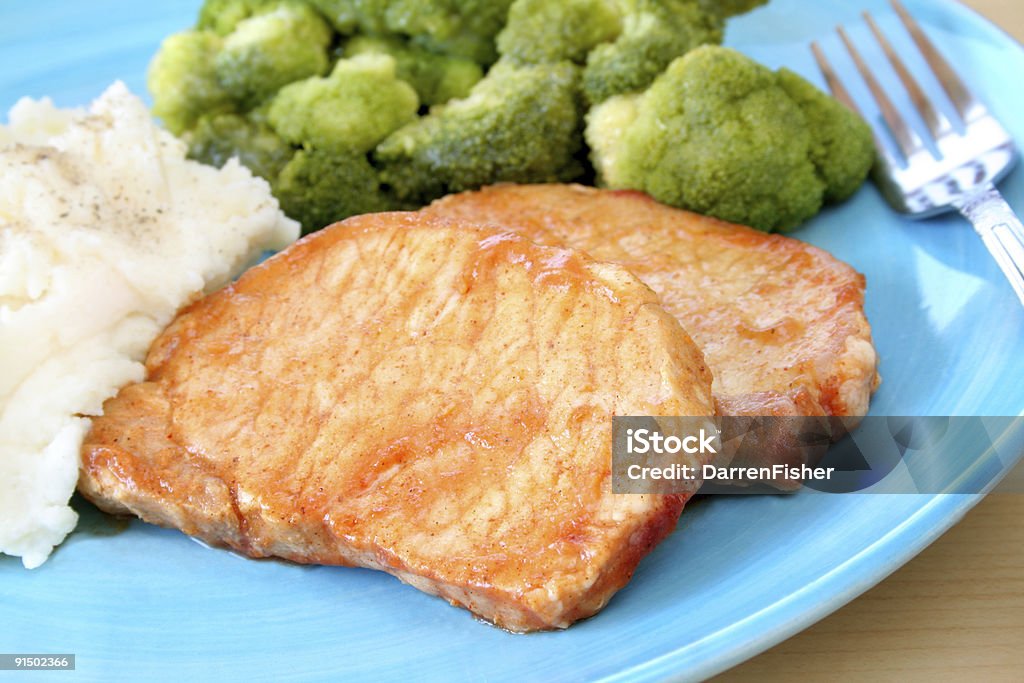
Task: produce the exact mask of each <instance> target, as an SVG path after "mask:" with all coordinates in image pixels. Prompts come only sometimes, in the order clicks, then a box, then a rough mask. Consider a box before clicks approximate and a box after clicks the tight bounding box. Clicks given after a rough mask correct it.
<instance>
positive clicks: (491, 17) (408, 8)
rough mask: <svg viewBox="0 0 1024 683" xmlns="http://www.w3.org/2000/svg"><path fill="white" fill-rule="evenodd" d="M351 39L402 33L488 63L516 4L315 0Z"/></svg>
mask: <svg viewBox="0 0 1024 683" xmlns="http://www.w3.org/2000/svg"><path fill="white" fill-rule="evenodd" d="M309 1H310V3H311V4H312V5H313V6H314V7H316V8H317V9H318V10H319V11H320V12H321V13H322V14H323V15H324V16H325V17H327V19H328V20H329V21H330V22H331V24H332V25H333V26H334V28H335V29H336V30H337V31H338V32H340V33H342V34H345V35H350V34H353V33H364V34H367V35H371V36H375V37H379V36H382V35H397V36H404V37H406V38H409V39H411V41H412V42H413V43H414V44H415V45H417V46H419V47H422V48H424V49H426V50H428V51H430V52H434V53H438V54H444V55H449V56H453V57H463V58H466V59H470V60H472V61H474V62H477V63H478V64H482V65H488V64H491V63H492V62H494V60H495V59H497V54H496V52H495V50H494V37H495V36H496V35H498V31H500V30H501V27H502V26H504V25H505V17H506V16H507V15H508V7H509V5H511V4H512V0H309Z"/></svg>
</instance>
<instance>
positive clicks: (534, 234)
mask: <svg viewBox="0 0 1024 683" xmlns="http://www.w3.org/2000/svg"><path fill="white" fill-rule="evenodd" d="M424 212H426V213H428V214H430V215H434V216H444V217H450V218H454V219H460V220H465V221H467V222H472V223H478V224H488V225H493V226H498V227H501V228H504V229H508V230H514V231H516V232H518V233H519V234H522V235H524V236H526V237H529V238H530V239H532V240H534V241H535V242H538V243H540V244H549V245H566V246H569V247H572V248H576V249H582V250H584V251H586V252H587V253H589V254H590V255H591V256H592V257H594V258H597V259H601V260H605V261H611V262H615V263H620V264H622V265H624V266H626V267H627V268H628V269H629V270H630V271H631V272H632V273H634V274H635V275H636V276H637V277H639V278H640V279H641V280H643V281H644V282H645V283H647V284H648V285H650V287H651V288H653V289H654V291H656V292H658V293H659V294H660V295H661V300H662V303H663V304H664V306H665V308H666V309H668V310H669V312H671V313H672V314H673V315H675V316H676V317H677V318H678V319H679V320H680V322H681V323H682V324H683V327H684V328H685V329H686V331H687V332H688V333H689V334H690V335H691V336H692V337H693V339H694V341H696V342H697V345H698V346H699V347H701V349H702V350H703V351H704V355H705V357H706V359H707V363H708V366H709V367H710V368H711V370H712V373H713V374H714V384H713V390H714V396H715V402H716V405H717V409H718V412H719V414H721V415H741V416H746V415H791V416H863V415H864V414H865V413H866V412H867V409H868V401H869V399H870V396H871V393H872V391H873V390H874V389H875V388H876V387H877V385H878V381H879V380H878V375H877V372H876V365H877V356H876V354H875V349H874V346H873V345H872V342H871V328H870V327H869V325H868V322H867V319H866V318H865V317H864V310H863V309H864V277H863V276H862V275H860V274H859V273H857V272H856V271H854V270H853V269H852V268H850V267H849V266H847V265H846V264H845V263H842V262H841V261H838V260H836V259H835V258H833V257H832V256H830V255H829V254H828V253H826V252H824V251H822V250H821V249H817V248H815V247H812V246H810V245H808V244H805V243H803V242H800V241H798V240H795V239H791V238H789V237H784V236H782V235H769V234H765V233H762V232H758V231H756V230H752V229H750V228H746V227H742V226H738V225H733V224H729V223H725V222H722V221H719V220H716V219H713V218H707V217H704V216H700V215H698V214H694V213H690V212H688V211H681V210H679V209H673V208H671V207H667V206H664V205H662V204H659V203H658V202H655V201H654V200H653V199H651V198H650V197H648V196H647V195H645V194H643V193H640V192H631V191H626V192H623V191H612V190H599V189H595V188H592V187H583V186H579V185H496V186H493V187H488V188H484V189H483V190H480V191H477V192H465V193H462V194H457V195H451V196H449V197H445V198H443V199H440V200H438V201H437V202H435V203H434V204H432V205H431V206H429V207H427V208H426V209H424ZM791 424H792V423H791ZM849 424H851V421H847V425H849ZM778 443H779V446H778V447H777V448H774V449H773V448H771V447H770V446H769V447H768V448H767V449H765V448H761V449H757V452H747V453H743V454H741V455H742V456H743V457H744V458H745V459H748V460H760V461H762V462H743V463H738V464H752V465H753V464H764V462H769V463H770V462H773V461H783V462H786V461H791V460H792V457H791V456H793V455H794V454H793V452H792V451H790V450H789V448H788V447H787V443H791V441H790V440H787V439H785V438H783V439H781V441H779V442H778ZM762 446H764V444H762ZM783 485H784V486H785V485H786V484H785V483H783Z"/></svg>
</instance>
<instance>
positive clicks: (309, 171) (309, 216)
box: [274, 150, 398, 234]
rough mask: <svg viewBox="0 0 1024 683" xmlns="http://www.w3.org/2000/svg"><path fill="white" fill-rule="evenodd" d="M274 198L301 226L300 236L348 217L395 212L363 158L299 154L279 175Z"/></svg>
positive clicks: (342, 155) (316, 153)
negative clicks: (391, 210)
mask: <svg viewBox="0 0 1024 683" xmlns="http://www.w3.org/2000/svg"><path fill="white" fill-rule="evenodd" d="M274 195H275V196H276V197H277V199H278V201H280V202H281V209H282V210H283V211H284V212H285V213H286V214H288V215H289V216H291V217H292V218H294V219H295V220H297V221H299V222H300V223H302V232H303V234H305V233H309V232H313V231H314V230H319V229H320V228H322V227H324V226H326V225H329V224H331V223H334V222H335V221H340V220H342V219H344V218H348V217H349V216H354V215H357V214H361V213H371V212H375V211H385V210H387V209H392V208H398V204H397V203H396V202H395V201H394V200H393V199H391V198H390V197H388V196H387V195H385V193H384V192H383V191H382V190H381V185H380V180H379V178H378V176H377V171H375V170H374V168H373V167H372V166H370V162H369V161H367V160H366V155H365V154H355V153H352V152H343V153H339V154H332V153H330V152H322V151H319V150H309V151H306V150H299V151H298V152H296V153H295V157H294V158H293V159H292V160H291V161H289V162H288V164H287V165H286V166H285V167H284V169H283V170H282V171H281V174H280V176H279V178H278V181H277V183H276V185H274Z"/></svg>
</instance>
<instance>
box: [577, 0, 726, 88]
mask: <svg viewBox="0 0 1024 683" xmlns="http://www.w3.org/2000/svg"><path fill="white" fill-rule="evenodd" d="M620 1H621V2H622V3H623V5H624V6H625V12H624V17H623V22H622V34H621V35H620V36H619V37H618V38H617V39H616V40H615V41H614V42H612V43H605V44H602V45H598V46H597V47H596V48H594V49H593V50H592V51H591V52H590V55H589V56H588V57H587V67H586V69H585V70H584V72H583V93H584V94H585V95H586V97H587V101H589V102H590V103H591V104H598V103H600V102H603V101H604V100H606V99H608V98H609V97H612V96H613V95H621V94H623V93H628V92H637V91H640V90H643V89H644V88H646V87H647V86H649V85H650V84H651V83H652V82H653V81H654V79H655V78H657V77H658V75H659V74H660V73H661V72H662V71H664V70H665V67H667V66H668V65H669V63H670V62H671V61H672V60H673V59H675V58H676V57H680V56H682V55H684V54H686V53H687V52H689V51H690V50H692V49H693V48H695V47H697V46H699V45H703V44H706V43H716V44H717V43H720V42H722V32H723V29H724V25H725V21H724V18H723V17H722V16H721V15H720V14H718V13H716V12H709V11H707V10H705V9H704V8H703V7H702V6H701V5H700V4H698V2H697V0H620Z"/></svg>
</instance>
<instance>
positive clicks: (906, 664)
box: [716, 0, 1024, 683]
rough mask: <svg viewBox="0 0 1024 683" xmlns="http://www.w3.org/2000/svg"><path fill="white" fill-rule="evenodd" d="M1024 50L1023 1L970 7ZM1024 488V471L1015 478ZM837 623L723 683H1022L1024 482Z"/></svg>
mask: <svg viewBox="0 0 1024 683" xmlns="http://www.w3.org/2000/svg"><path fill="white" fill-rule="evenodd" d="M965 4H967V5H969V6H971V7H973V8H975V9H977V10H978V11H980V12H981V13H982V14H984V15H985V16H987V17H989V18H990V19H991V20H992V21H994V22H995V23H997V24H999V25H1000V26H1001V27H1003V28H1004V29H1006V31H1007V32H1009V33H1010V34H1011V35H1013V36H1014V37H1016V38H1017V39H1018V40H1021V41H1024V0H966V3H965ZM1013 476H1014V477H1015V478H1017V479H1018V481H1019V482H1021V480H1024V467H1019V468H1017V471H1016V472H1015V473H1014V475H1013ZM1008 488H1012V489H1013V490H1015V491H1018V493H996V494H992V495H990V496H989V497H988V498H986V499H985V500H984V501H982V502H981V503H980V504H979V505H978V507H976V508H975V509H974V510H972V511H971V512H970V513H968V515H967V517H966V519H964V521H962V522H961V523H960V524H958V525H957V526H956V527H954V528H953V529H952V530H951V531H950V532H949V533H947V534H946V535H945V536H943V537H942V538H940V539H939V540H938V541H936V542H935V543H934V544H933V545H932V546H931V547H929V548H928V549H926V550H925V551H924V552H923V553H921V554H920V555H919V556H918V557H916V558H915V559H913V560H912V561H911V562H910V563H908V564H907V565H906V566H904V567H903V568H902V569H899V570H898V571H897V572H896V573H894V574H893V575H892V576H890V577H889V578H888V579H886V580H885V581H883V582H882V583H881V584H879V585H878V586H876V587H875V588H873V589H871V590H870V591H868V592H867V593H865V594H864V595H862V596H861V597H859V598H857V599H856V600H854V601H853V602H852V603H850V604H849V605H847V606H846V607H844V608H842V609H840V610H839V611H838V612H836V613H835V614H833V615H831V616H829V617H827V618H825V619H824V620H822V621H820V622H818V623H817V624H815V625H814V626H811V627H810V628H808V629H807V630H806V631H804V632H802V633H800V634H798V635H796V636H794V637H793V638H790V639H789V640H787V641H785V642H784V643H782V644H780V645H777V646H776V647H774V648H772V649H771V650H769V651H767V652H765V653H764V654H762V655H760V656H758V657H755V658H754V659H752V660H750V661H748V662H746V663H744V664H741V665H740V666H738V667H736V668H735V669H732V670H730V671H728V672H726V673H725V674H723V675H721V676H719V677H718V678H717V679H716V681H720V682H722V683H729V682H732V681H758V682H759V683H760V682H762V681H769V682H770V681H788V680H793V679H797V678H800V679H807V680H827V681H879V680H881V681H901V682H902V681H929V682H931V681H971V682H972V683H973V682H975V681H985V682H987V681H1014V682H1017V683H1019V682H1020V681H1024V493H1020V491H1024V482H1021V483H1017V484H1016V485H1015V486H1012V487H1008Z"/></svg>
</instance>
